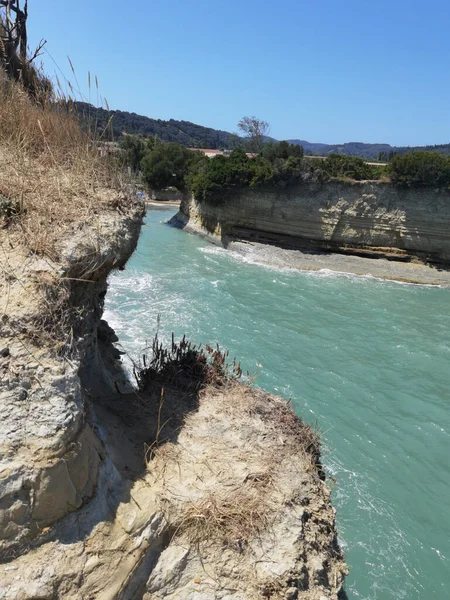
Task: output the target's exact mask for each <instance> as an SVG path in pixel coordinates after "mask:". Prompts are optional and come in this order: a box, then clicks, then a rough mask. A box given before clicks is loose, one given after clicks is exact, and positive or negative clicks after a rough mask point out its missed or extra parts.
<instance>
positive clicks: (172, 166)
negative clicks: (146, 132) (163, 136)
mask: <svg viewBox="0 0 450 600" xmlns="http://www.w3.org/2000/svg"><path fill="white" fill-rule="evenodd" d="M192 160H195V157H194V152H191V151H190V150H188V149H187V148H184V147H183V146H180V145H179V144H176V143H175V142H169V143H168V144H157V145H156V146H155V147H154V148H153V150H149V151H147V152H146V154H145V156H144V158H143V159H142V162H141V169H142V177H143V179H144V181H145V182H146V183H147V185H148V186H149V187H150V188H151V189H164V188H166V187H169V186H171V187H176V188H177V189H179V190H183V189H184V188H185V186H186V176H187V174H188V171H189V165H190V162H191V161H192Z"/></svg>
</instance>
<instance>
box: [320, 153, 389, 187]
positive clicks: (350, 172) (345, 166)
mask: <svg viewBox="0 0 450 600" xmlns="http://www.w3.org/2000/svg"><path fill="white" fill-rule="evenodd" d="M320 168H321V169H322V170H323V171H324V172H325V173H326V174H327V175H328V176H330V177H345V178H349V179H355V180H357V181H361V180H367V179H369V180H370V179H379V177H380V173H381V171H380V167H379V166H376V167H375V166H373V165H368V164H367V163H366V162H365V161H364V160H363V159H362V158H357V157H356V156H345V155H344V154H330V155H329V156H327V158H326V159H325V160H324V161H322V163H321V165H320Z"/></svg>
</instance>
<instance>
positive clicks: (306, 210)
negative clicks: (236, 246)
mask: <svg viewBox="0 0 450 600" xmlns="http://www.w3.org/2000/svg"><path fill="white" fill-rule="evenodd" d="M173 222H174V224H178V225H180V226H183V227H185V226H188V227H190V228H191V229H192V230H195V231H197V232H203V233H204V234H206V235H209V236H210V239H212V240H220V242H221V243H223V244H224V245H225V246H227V245H229V243H230V242H233V241H235V240H247V241H250V242H262V243H268V244H275V245H278V246H281V247H283V248H289V249H300V250H306V251H326V252H330V251H331V252H337V253H342V254H353V255H355V254H356V255H358V256H365V257H377V258H379V257H382V258H388V259H394V260H397V261H405V262H409V261H418V262H422V263H426V264H430V265H434V266H439V267H442V268H447V267H448V266H449V264H450V227H449V225H450V194H448V193H445V192H441V191H436V190H432V189H414V190H413V189H403V190H402V189H399V188H395V187H394V186H392V185H391V184H389V183H375V182H341V181H331V182H328V183H324V184H302V185H298V186H295V187H289V188H285V189H278V190H275V189H267V190H258V189H254V190H245V191H242V190H241V191H239V190H236V191H234V192H230V193H228V194H227V195H226V196H223V197H222V198H218V199H216V200H215V201H214V202H213V201H209V202H208V201H206V202H201V203H199V202H196V201H195V199H193V198H187V199H185V200H184V201H183V202H182V203H181V207H180V213H179V214H178V215H177V217H176V218H175V219H174V221H173Z"/></svg>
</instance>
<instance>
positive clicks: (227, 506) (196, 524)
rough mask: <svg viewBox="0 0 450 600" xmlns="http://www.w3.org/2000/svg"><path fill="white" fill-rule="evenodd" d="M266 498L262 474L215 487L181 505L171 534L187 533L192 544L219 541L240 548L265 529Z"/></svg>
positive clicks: (266, 522)
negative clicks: (225, 487) (235, 483)
mask: <svg viewBox="0 0 450 600" xmlns="http://www.w3.org/2000/svg"><path fill="white" fill-rule="evenodd" d="M268 498H269V494H267V491H266V480H265V478H262V479H261V480H259V479H248V480H247V481H246V482H245V483H244V484H242V485H240V486H239V487H235V488H233V489H231V490H230V489H227V490H223V489H220V488H219V487H218V488H217V489H216V490H212V491H209V492H207V493H206V494H205V495H204V496H203V497H202V498H200V499H198V500H197V501H190V502H188V503H187V505H186V506H184V507H183V510H182V512H181V514H180V515H178V517H177V518H175V519H174V520H172V524H173V527H174V530H175V533H174V535H175V536H183V537H186V538H187V539H188V540H189V541H190V542H191V543H193V544H200V543H202V542H214V543H217V542H219V543H222V544H224V545H226V546H229V547H234V548H238V549H242V548H243V547H244V546H245V545H246V544H247V543H248V542H249V541H250V540H251V539H253V538H254V537H256V536H258V535H259V534H260V533H261V532H262V531H264V530H265V529H267V527H268V523H269V516H270V506H269V501H268Z"/></svg>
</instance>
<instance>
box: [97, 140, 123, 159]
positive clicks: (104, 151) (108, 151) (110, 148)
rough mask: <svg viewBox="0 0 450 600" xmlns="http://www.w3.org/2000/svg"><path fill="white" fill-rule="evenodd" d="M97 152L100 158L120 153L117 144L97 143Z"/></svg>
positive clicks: (120, 150)
mask: <svg viewBox="0 0 450 600" xmlns="http://www.w3.org/2000/svg"><path fill="white" fill-rule="evenodd" d="M97 152H98V153H99V154H100V156H113V155H114V154H119V153H121V152H122V149H121V148H120V147H119V144H118V143H117V142H99V143H98V145H97Z"/></svg>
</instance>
